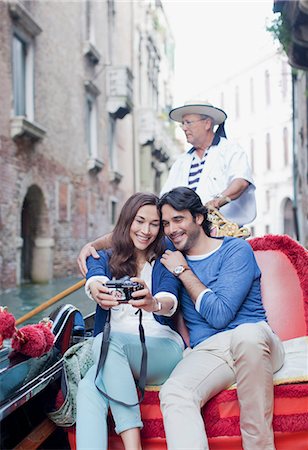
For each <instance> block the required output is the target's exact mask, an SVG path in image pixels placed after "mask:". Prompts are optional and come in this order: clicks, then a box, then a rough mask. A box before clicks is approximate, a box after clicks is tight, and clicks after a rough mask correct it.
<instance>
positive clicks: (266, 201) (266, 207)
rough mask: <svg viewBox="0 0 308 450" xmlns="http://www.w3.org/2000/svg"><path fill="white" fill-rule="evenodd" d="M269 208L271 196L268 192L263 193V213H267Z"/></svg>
mask: <svg viewBox="0 0 308 450" xmlns="http://www.w3.org/2000/svg"><path fill="white" fill-rule="evenodd" d="M270 207H271V194H270V191H269V190H266V191H265V211H269V210H270Z"/></svg>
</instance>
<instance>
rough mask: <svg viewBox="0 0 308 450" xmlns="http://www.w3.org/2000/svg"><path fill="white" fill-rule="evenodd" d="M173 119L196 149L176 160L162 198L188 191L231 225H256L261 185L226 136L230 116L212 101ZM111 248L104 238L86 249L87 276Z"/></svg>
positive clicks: (189, 106) (177, 112)
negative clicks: (100, 253)
mask: <svg viewBox="0 0 308 450" xmlns="http://www.w3.org/2000/svg"><path fill="white" fill-rule="evenodd" d="M169 116H170V118H171V119H172V120H175V121H177V122H180V123H181V125H182V128H183V130H184V132H185V134H186V138H187V142H189V143H190V144H192V145H193V147H192V148H191V149H190V150H189V152H188V153H186V154H184V155H182V156H180V157H179V158H178V160H176V161H175V163H174V164H173V166H172V167H171V170H170V173H169V176H168V179H167V180H166V183H165V184H164V186H163V188H162V190H161V195H162V194H163V193H165V192H167V191H169V190H170V189H173V188H174V187H177V186H188V187H191V188H192V189H193V190H195V191H196V192H197V193H198V194H199V196H200V197H201V200H202V202H203V204H206V205H207V206H208V207H211V206H213V207H215V208H217V209H220V208H221V213H222V214H223V215H224V216H225V217H226V218H227V219H229V220H230V221H232V222H235V223H237V224H239V225H243V224H246V223H249V222H252V221H253V219H254V218H255V216H256V202H255V194H254V191H255V186H254V184H253V180H252V175H251V170H250V167H249V164H248V159H247V155H246V153H245V152H244V151H243V150H242V149H241V148H240V147H239V146H238V145H237V144H235V143H232V142H229V141H228V140H227V139H226V138H225V137H224V136H225V132H224V123H225V120H226V118H227V115H226V113H225V112H224V111H222V110H221V109H219V108H216V107H214V106H212V105H211V104H210V103H208V102H207V101H189V102H186V104H185V105H184V106H180V107H178V108H175V109H173V110H171V111H170V114H169ZM217 125H218V128H217V130H216V132H214V127H215V126H217ZM108 244H110V236H107V237H106V236H102V237H100V238H98V239H96V240H95V241H93V242H90V243H88V244H86V245H85V246H84V247H83V248H82V249H81V251H80V253H79V256H78V259H77V262H78V265H79V269H80V271H81V273H82V274H83V275H85V274H86V271H87V269H86V259H87V257H88V256H90V255H92V256H93V257H94V258H98V254H97V252H96V250H100V249H102V248H107V247H108Z"/></svg>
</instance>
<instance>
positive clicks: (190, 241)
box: [174, 227, 201, 254]
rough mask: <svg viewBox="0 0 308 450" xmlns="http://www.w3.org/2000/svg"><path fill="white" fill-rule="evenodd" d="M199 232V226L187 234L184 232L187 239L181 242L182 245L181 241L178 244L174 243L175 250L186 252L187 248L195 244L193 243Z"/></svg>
mask: <svg viewBox="0 0 308 450" xmlns="http://www.w3.org/2000/svg"><path fill="white" fill-rule="evenodd" d="M200 232H201V230H200V227H198V228H196V229H194V230H193V231H191V232H190V234H189V235H188V234H186V236H187V239H186V241H185V243H183V245H181V243H180V244H179V245H177V244H174V246H175V248H176V249H177V250H180V251H181V252H182V253H185V254H188V253H189V250H191V249H192V248H193V247H194V246H195V244H196V242H197V240H198V238H199V236H200Z"/></svg>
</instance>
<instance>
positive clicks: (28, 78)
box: [12, 33, 34, 120]
mask: <svg viewBox="0 0 308 450" xmlns="http://www.w3.org/2000/svg"><path fill="white" fill-rule="evenodd" d="M12 47H13V48H12V50H13V97H14V115H15V116H25V117H27V119H28V120H33V119H34V100H33V82H34V80H33V78H34V77H33V42H32V40H31V39H29V38H26V36H25V35H22V34H17V33H14V35H13V43H12Z"/></svg>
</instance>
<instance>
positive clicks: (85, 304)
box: [0, 277, 96, 323]
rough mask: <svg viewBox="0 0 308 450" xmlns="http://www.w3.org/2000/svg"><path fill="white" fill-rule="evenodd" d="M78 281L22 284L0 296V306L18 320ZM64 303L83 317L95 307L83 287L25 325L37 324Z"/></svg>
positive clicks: (60, 280) (62, 280)
mask: <svg viewBox="0 0 308 450" xmlns="http://www.w3.org/2000/svg"><path fill="white" fill-rule="evenodd" d="M78 281H80V278H77V277H76V278H62V279H56V280H53V281H51V282H50V283H47V284H32V283H27V284H22V285H21V286H19V287H18V288H16V289H12V290H10V291H9V292H6V293H4V294H0V305H1V306H7V307H8V310H9V312H10V313H12V314H14V316H15V318H16V319H18V318H19V317H21V316H23V315H24V314H26V313H28V312H29V311H31V310H32V309H34V308H36V307H37V306H39V305H41V304H42V303H44V302H46V301H47V300H49V299H50V298H52V297H54V296H55V295H57V294H59V293H60V292H61V291H64V290H65V289H67V288H69V287H71V286H73V285H74V284H75V283H77V282H78ZM66 303H70V304H72V305H74V306H76V307H77V308H78V309H79V310H80V311H81V312H82V314H83V315H84V314H89V313H91V312H93V311H94V310H95V305H96V303H94V302H93V301H91V300H90V299H89V298H88V297H87V296H86V294H85V291H84V286H83V287H81V288H80V289H79V290H78V291H76V292H73V293H72V294H70V295H68V296H67V297H65V298H64V299H62V300H59V301H58V302H57V303H55V304H54V305H52V306H50V307H49V308H47V309H46V310H45V311H42V312H40V313H39V314H37V315H36V316H34V317H33V318H31V319H29V320H28V321H27V322H25V323H37V322H38V321H39V320H41V319H42V318H43V317H47V316H48V315H49V314H50V313H51V311H53V310H54V309H55V308H56V307H57V306H59V305H61V304H66Z"/></svg>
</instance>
